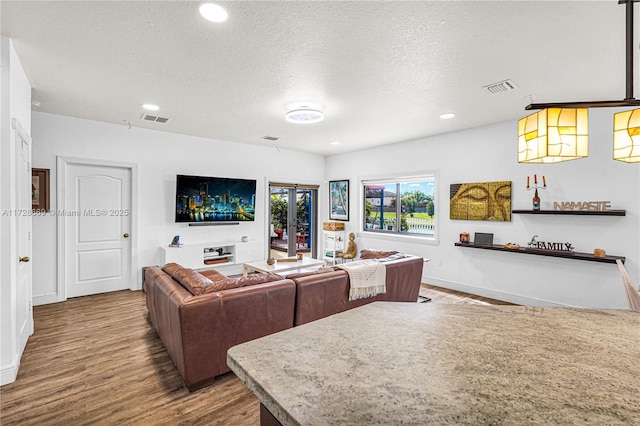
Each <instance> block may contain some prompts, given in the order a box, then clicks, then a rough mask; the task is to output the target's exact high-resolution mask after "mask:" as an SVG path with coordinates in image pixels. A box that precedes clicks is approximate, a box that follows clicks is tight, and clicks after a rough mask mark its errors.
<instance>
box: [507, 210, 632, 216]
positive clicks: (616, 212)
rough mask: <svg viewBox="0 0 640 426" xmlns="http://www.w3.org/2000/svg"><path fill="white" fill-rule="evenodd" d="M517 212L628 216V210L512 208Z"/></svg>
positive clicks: (512, 211) (513, 211)
mask: <svg viewBox="0 0 640 426" xmlns="http://www.w3.org/2000/svg"><path fill="white" fill-rule="evenodd" d="M511 213H515V214H555V215H572V216H626V214H627V211H626V210H598V211H589V210H511Z"/></svg>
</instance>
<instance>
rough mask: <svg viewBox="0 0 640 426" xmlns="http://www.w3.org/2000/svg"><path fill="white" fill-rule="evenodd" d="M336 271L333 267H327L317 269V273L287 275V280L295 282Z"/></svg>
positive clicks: (306, 272) (307, 272) (305, 272)
mask: <svg viewBox="0 0 640 426" xmlns="http://www.w3.org/2000/svg"><path fill="white" fill-rule="evenodd" d="M335 270H336V269H335V268H333V267H326V268H320V269H316V270H315V271H304V272H296V273H293V274H287V279H289V280H295V279H296V278H302V277H308V276H310V275H318V274H326V273H327V272H334V271H335Z"/></svg>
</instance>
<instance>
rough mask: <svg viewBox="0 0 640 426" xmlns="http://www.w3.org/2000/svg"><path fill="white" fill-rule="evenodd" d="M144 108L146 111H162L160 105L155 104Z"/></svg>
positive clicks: (144, 105) (146, 105)
mask: <svg viewBox="0 0 640 426" xmlns="http://www.w3.org/2000/svg"><path fill="white" fill-rule="evenodd" d="M142 108H144V109H146V110H147V111H158V110H159V109H160V107H159V106H158V105H154V104H143V105H142Z"/></svg>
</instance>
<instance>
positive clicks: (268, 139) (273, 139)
mask: <svg viewBox="0 0 640 426" xmlns="http://www.w3.org/2000/svg"><path fill="white" fill-rule="evenodd" d="M262 139H264V140H266V141H277V140H278V139H280V138H277V137H275V136H263V137H262Z"/></svg>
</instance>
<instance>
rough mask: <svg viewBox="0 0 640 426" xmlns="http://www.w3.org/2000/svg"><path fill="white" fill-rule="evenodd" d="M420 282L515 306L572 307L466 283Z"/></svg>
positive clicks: (423, 279) (424, 280) (425, 278)
mask: <svg viewBox="0 0 640 426" xmlns="http://www.w3.org/2000/svg"><path fill="white" fill-rule="evenodd" d="M422 282H424V283H429V284H431V285H434V286H437V287H443V288H447V289H449V290H455V291H461V292H463V293H469V294H475V295H476V296H482V297H488V298H490V299H496V300H502V301H504V302H510V303H515V304H517V305H524V306H543V307H563V308H566V307H572V306H570V305H564V304H562V303H557V302H551V301H549V300H541V299H535V298H531V297H526V296H520V295H518V294H512V293H506V292H502V291H497V290H491V289H488V288H483V287H476V286H473V285H470V284H466V283H459V282H456V281H449V280H443V279H440V278H435V277H428V276H425V277H423V278H422Z"/></svg>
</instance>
